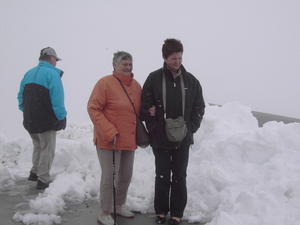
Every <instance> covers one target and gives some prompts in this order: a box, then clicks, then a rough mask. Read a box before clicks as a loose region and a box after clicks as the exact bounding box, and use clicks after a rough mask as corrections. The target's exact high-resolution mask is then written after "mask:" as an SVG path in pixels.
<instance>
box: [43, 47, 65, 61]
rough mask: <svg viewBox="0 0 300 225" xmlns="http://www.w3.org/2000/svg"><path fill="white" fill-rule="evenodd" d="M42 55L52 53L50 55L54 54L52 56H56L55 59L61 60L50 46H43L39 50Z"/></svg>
mask: <svg viewBox="0 0 300 225" xmlns="http://www.w3.org/2000/svg"><path fill="white" fill-rule="evenodd" d="M43 55H52V56H54V57H55V58H56V60H57V61H60V60H61V58H59V57H58V56H57V55H56V52H55V50H54V49H53V48H51V47H47V48H43V49H42V50H41V56H43Z"/></svg>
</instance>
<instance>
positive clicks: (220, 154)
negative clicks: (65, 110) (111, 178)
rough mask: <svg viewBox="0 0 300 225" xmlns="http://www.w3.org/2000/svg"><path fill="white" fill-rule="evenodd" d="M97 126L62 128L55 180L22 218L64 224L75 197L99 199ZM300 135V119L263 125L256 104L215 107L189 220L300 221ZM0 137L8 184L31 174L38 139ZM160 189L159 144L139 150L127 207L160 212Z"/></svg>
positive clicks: (219, 224)
mask: <svg viewBox="0 0 300 225" xmlns="http://www.w3.org/2000/svg"><path fill="white" fill-rule="evenodd" d="M92 129H93V126H92V124H91V123H90V122H87V123H81V124H75V123H73V124H69V125H68V127H67V129H66V130H65V131H62V132H59V133H58V140H57V149H56V155H55V159H54V162H53V166H52V170H51V175H52V179H53V182H52V183H51V184H50V187H49V188H47V189H46V190H45V191H44V192H43V193H42V194H40V195H39V196H38V197H37V198H36V199H32V200H30V203H29V206H30V210H29V212H17V213H16V214H15V215H14V217H13V220H14V221H16V222H23V223H24V224H60V223H61V221H62V220H61V214H62V213H63V212H64V207H65V206H66V204H67V203H68V202H79V203H80V202H82V201H83V200H85V199H91V200H93V199H94V200H95V201H98V199H99V183H100V166H99V162H98V158H97V154H96V151H95V147H94V146H93V143H92V135H93V134H92ZM299 136H300V124H299V123H292V124H283V123H277V122H269V123H267V124H265V125H264V126H263V127H262V128H259V127H258V123H257V120H256V119H255V118H254V117H253V116H252V114H251V109H250V108H248V107H245V106H242V105H240V104H239V103H238V102H234V103H229V104H226V105H223V106H222V107H218V106H208V105H207V108H206V114H205V117H204V119H203V122H202V125H201V128H200V129H199V131H198V132H197V133H196V134H195V145H193V146H192V148H191V151H190V162H189V167H188V178H187V185H188V204H187V207H186V210H185V213H184V218H183V219H185V220H188V221H189V222H202V223H203V222H207V224H208V225H240V224H243V225H248V224H249V225H250V224H251V225H261V224H264V225H271V224H272V225H282V224H289V225H296V224H300V214H299V212H300V176H299V174H300V164H299V162H300V154H299V153H300V138H299ZM0 140H1V143H0V144H1V148H0V155H1V159H2V161H1V162H2V163H1V164H0V190H1V189H6V188H9V187H10V186H11V185H14V183H15V181H17V180H19V179H25V178H27V176H28V173H29V170H30V167H31V152H32V144H31V140H30V138H28V139H20V138H17V139H13V140H7V139H6V138H5V136H4V135H3V134H1V136H0ZM153 190H154V157H153V155H152V152H151V148H150V147H148V148H147V149H138V150H137V151H136V155H135V163H134V175H133V179H132V183H131V185H130V188H129V192H128V200H127V207H128V208H129V209H130V210H133V211H141V212H142V213H153V212H154V209H153ZM45 206H46V207H45ZM96 217H97V215H95V220H96Z"/></svg>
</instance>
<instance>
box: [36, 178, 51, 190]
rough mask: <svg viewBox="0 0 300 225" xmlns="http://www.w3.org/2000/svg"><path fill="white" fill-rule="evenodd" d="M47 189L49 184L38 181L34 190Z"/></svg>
mask: <svg viewBox="0 0 300 225" xmlns="http://www.w3.org/2000/svg"><path fill="white" fill-rule="evenodd" d="M47 187H49V183H43V182H42V181H40V180H38V182H37V184H36V189H45V188H47Z"/></svg>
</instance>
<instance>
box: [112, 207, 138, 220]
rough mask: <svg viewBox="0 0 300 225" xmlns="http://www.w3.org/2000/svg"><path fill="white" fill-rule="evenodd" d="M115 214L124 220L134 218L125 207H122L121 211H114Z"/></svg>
mask: <svg viewBox="0 0 300 225" xmlns="http://www.w3.org/2000/svg"><path fill="white" fill-rule="evenodd" d="M116 214H117V215H118V216H122V217H126V218H132V217H134V213H132V212H130V211H129V210H127V209H126V208H125V207H122V210H121V211H118V210H117V211H116Z"/></svg>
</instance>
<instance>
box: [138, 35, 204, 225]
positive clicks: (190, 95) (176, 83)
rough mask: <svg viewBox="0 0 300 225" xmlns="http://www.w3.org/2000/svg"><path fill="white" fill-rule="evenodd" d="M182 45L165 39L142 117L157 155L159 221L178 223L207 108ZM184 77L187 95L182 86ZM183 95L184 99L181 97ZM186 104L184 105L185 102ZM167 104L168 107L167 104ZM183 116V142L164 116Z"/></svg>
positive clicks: (145, 93) (144, 94) (145, 92)
mask: <svg viewBox="0 0 300 225" xmlns="http://www.w3.org/2000/svg"><path fill="white" fill-rule="evenodd" d="M182 54H183V45H182V43H181V42H180V41H179V40H176V39H173V38H172V39H166V40H165V42H164V44H163V46H162V56H163V59H164V64H163V67H162V68H160V69H158V70H156V71H154V72H152V73H150V74H149V76H148V77H147V79H146V81H145V83H144V85H143V90H142V97H141V101H142V106H141V118H142V120H143V121H145V123H146V126H147V129H148V131H149V135H150V145H151V147H152V149H153V153H154V156H155V167H156V170H155V173H156V177H155V196H154V208H155V212H156V222H157V223H158V224H161V223H165V222H166V215H167V214H168V213H169V212H170V217H171V218H170V219H169V221H168V222H169V224H179V223H180V220H181V218H182V216H183V212H184V209H185V206H186V203H187V188H186V170H187V165H188V159H189V149H190V145H192V144H193V143H194V140H193V133H195V132H196V131H197V130H198V128H199V127H200V123H201V121H202V118H203V115H204V109H205V103H204V99H203V95H202V87H201V85H200V83H199V81H198V80H197V78H196V77H194V76H193V75H192V74H191V73H189V72H187V71H186V70H185V68H184V67H183V65H182V64H181V63H182ZM163 76H165V80H166V82H165V83H166V96H165V99H166V101H165V102H164V100H163V99H164V98H163V88H162V86H163V82H162V80H163ZM180 77H182V78H183V83H184V84H183V85H184V94H183V93H182V89H181V85H182V82H181V78H180ZM183 96H184V99H183V98H182V97H183ZM183 103H184V104H183ZM164 105H165V106H164ZM180 116H183V117H184V121H185V124H186V127H187V133H186V135H185V137H184V139H183V140H182V141H174V140H171V141H170V140H169V139H168V137H167V134H166V128H165V118H171V119H176V118H178V117H180Z"/></svg>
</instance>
